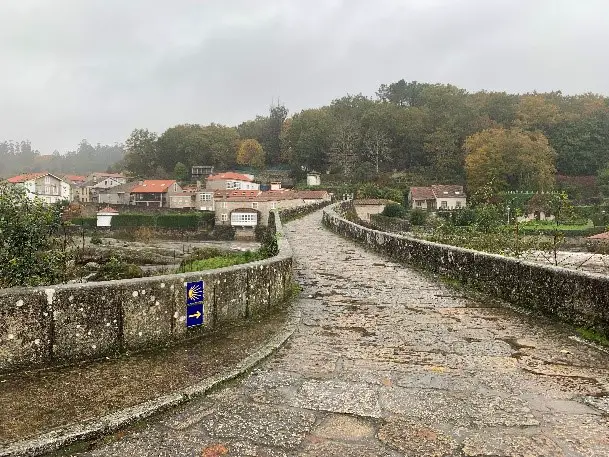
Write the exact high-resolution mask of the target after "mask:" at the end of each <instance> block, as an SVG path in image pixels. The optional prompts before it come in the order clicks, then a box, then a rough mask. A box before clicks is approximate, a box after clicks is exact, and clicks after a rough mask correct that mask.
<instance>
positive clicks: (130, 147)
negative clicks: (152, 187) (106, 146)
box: [125, 129, 158, 178]
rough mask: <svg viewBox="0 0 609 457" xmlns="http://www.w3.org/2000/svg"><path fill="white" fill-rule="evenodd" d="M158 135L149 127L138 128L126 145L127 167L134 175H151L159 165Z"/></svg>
mask: <svg viewBox="0 0 609 457" xmlns="http://www.w3.org/2000/svg"><path fill="white" fill-rule="evenodd" d="M157 139H158V138H157V135H156V133H152V132H149V131H148V130H147V129H136V130H134V131H133V132H132V133H131V136H130V137H129V138H128V139H127V141H126V143H125V146H126V149H127V152H126V154H125V168H126V169H127V170H128V171H129V172H130V173H131V174H133V175H134V176H137V177H142V178H144V177H150V176H151V175H153V173H154V171H155V170H156V167H157V152H158V148H157V147H158V145H157Z"/></svg>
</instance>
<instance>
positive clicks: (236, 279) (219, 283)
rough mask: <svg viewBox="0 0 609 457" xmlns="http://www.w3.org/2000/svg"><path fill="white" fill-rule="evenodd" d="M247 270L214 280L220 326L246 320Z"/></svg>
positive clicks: (224, 274)
mask: <svg viewBox="0 0 609 457" xmlns="http://www.w3.org/2000/svg"><path fill="white" fill-rule="evenodd" d="M247 270H248V269H247V268H237V267H235V268H234V269H230V270H228V271H224V272H222V273H221V274H218V275H217V276H216V278H215V280H214V290H215V298H216V300H215V310H216V314H215V315H216V319H217V321H216V322H217V323H218V324H222V323H224V322H234V321H237V320H241V319H244V318H245V317H246V314H247V292H248V288H247Z"/></svg>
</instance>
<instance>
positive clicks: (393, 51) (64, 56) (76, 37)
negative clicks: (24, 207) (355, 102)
mask: <svg viewBox="0 0 609 457" xmlns="http://www.w3.org/2000/svg"><path fill="white" fill-rule="evenodd" d="M607 43H609V2H608V1H606V0H598V1H597V0H171V1H168V0H2V1H1V2H0V56H1V57H2V59H1V62H2V71H1V72H0V108H1V109H0V140H2V139H14V140H22V139H26V138H29V139H30V140H31V141H32V143H33V146H34V147H36V148H38V149H39V150H40V151H41V152H42V153H50V152H52V151H53V149H59V150H60V151H65V150H67V149H73V148H75V147H76V145H77V144H78V142H79V141H80V140H81V139H83V138H86V139H88V140H89V141H90V142H92V143H97V142H101V143H114V142H121V141H124V140H125V139H126V137H127V136H128V135H129V133H130V132H131V130H133V129H134V128H136V127H147V128H149V129H151V130H154V131H157V132H159V133H160V132H162V131H163V130H165V129H166V128H167V127H170V126H172V125H175V124H178V123H201V124H206V123H209V122H220V123H225V124H231V125H233V124H237V123H239V122H241V121H243V120H246V119H249V118H252V117H254V116H255V115H256V114H265V113H266V112H267V110H268V107H269V105H270V103H271V102H272V100H277V98H280V99H281V101H282V102H283V103H285V104H286V106H287V107H288V108H289V109H290V111H291V112H295V111H299V110H301V109H303V108H308V107H316V106H320V105H323V104H326V103H328V102H330V101H331V100H332V99H333V98H337V97H340V96H343V95H345V94H347V93H360V92H361V93H363V94H365V95H373V94H374V92H375V91H376V89H377V88H378V86H379V85H380V84H381V83H390V82H393V81H396V80H398V79H401V78H404V79H406V80H418V81H424V82H450V83H453V84H456V85H458V86H460V87H464V88H466V89H469V90H478V89H487V90H506V91H511V92H527V91H532V90H538V91H547V90H558V89H560V90H562V91H563V92H566V93H580V92H589V91H591V92H598V93H603V94H609V77H607V75H608V72H609V47H608V46H607Z"/></svg>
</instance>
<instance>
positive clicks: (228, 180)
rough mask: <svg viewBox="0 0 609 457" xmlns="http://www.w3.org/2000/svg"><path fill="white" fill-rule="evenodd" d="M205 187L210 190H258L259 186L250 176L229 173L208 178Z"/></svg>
mask: <svg viewBox="0 0 609 457" xmlns="http://www.w3.org/2000/svg"><path fill="white" fill-rule="evenodd" d="M205 187H206V188H207V189H210V190H259V189H260V184H258V183H255V182H254V178H253V177H252V176H250V175H244V174H241V173H235V172H233V171H229V172H226V173H219V174H217V175H211V176H209V177H208V178H207V181H206V185H205Z"/></svg>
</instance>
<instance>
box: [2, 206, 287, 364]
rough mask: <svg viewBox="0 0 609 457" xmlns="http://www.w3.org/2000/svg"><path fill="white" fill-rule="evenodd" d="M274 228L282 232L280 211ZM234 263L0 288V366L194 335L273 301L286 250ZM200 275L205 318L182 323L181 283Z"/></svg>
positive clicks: (283, 243) (282, 295) (280, 292)
mask: <svg viewBox="0 0 609 457" xmlns="http://www.w3.org/2000/svg"><path fill="white" fill-rule="evenodd" d="M275 229H276V231H277V232H278V233H283V228H282V224H281V221H280V220H279V218H276V222H275ZM277 242H278V247H279V254H278V255H277V256H275V257H272V258H269V259H265V260H261V261H258V262H252V263H248V264H243V265H236V266H233V267H227V268H220V269H216V270H209V271H201V272H195V273H184V274H173V275H165V276H155V277H149V278H138V279H127V280H118V281H105V282H92V283H86V284H75V285H56V286H48V287H35V288H12V289H3V290H0V372H8V371H14V370H19V369H31V368H38V367H45V366H52V365H61V364H65V363H71V362H74V361H79V360H85V359H95V358H100V357H105V356H110V355H115V354H119V353H124V352H133V351H139V350H143V349H146V348H150V347H154V346H157V345H164V344H168V343H172V342H176V341H179V340H185V339H190V338H194V337H197V336H200V335H202V334H205V333H208V332H210V331H212V330H215V329H217V328H219V327H221V326H223V325H226V324H228V323H231V322H235V321H239V320H242V319H246V318H248V317H250V316H252V315H262V314H264V313H266V312H268V311H270V310H272V309H273V308H276V307H278V306H280V305H281V304H282V303H283V302H284V301H285V300H286V299H287V298H288V297H289V296H290V295H291V291H292V283H293V277H292V251H291V248H290V246H289V244H288V242H287V240H286V239H285V237H284V236H279V237H278V240H277ZM201 280H202V281H204V282H205V297H204V316H205V319H204V325H203V326H201V327H196V328H190V329H187V328H186V290H185V289H186V283H187V282H193V281H201Z"/></svg>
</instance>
